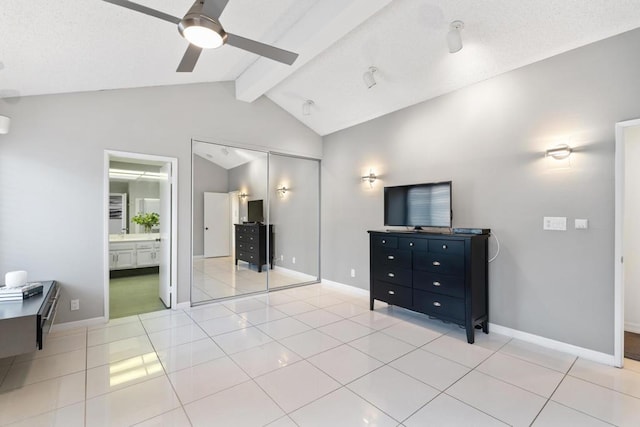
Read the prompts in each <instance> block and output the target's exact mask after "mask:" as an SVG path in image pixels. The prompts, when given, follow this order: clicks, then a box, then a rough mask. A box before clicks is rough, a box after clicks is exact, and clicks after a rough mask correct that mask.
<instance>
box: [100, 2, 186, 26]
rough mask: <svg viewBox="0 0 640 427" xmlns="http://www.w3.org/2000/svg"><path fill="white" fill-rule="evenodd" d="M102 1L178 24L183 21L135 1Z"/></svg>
mask: <svg viewBox="0 0 640 427" xmlns="http://www.w3.org/2000/svg"><path fill="white" fill-rule="evenodd" d="M102 1H105V2H107V3H111V4H115V5H117V6H122V7H126V8H127V9H131V10H135V11H136V12H140V13H144V14H145V15H149V16H153V17H155V18H160V19H163V20H165V21H169V22H171V23H173V24H176V25H177V24H178V23H179V22H180V21H181V19H180V18H177V17H175V16H173V15H169V14H166V13H164V12H160V11H159V10H155V9H151V8H150V7H147V6H143V5H141V4H138V3H133V2H130V1H128V0H102Z"/></svg>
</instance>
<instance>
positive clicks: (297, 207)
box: [269, 154, 320, 289]
mask: <svg viewBox="0 0 640 427" xmlns="http://www.w3.org/2000/svg"><path fill="white" fill-rule="evenodd" d="M269 185H270V186H271V188H270V189H269V191H271V192H272V195H271V197H270V198H269V222H270V223H271V224H273V228H274V230H275V236H276V238H275V241H274V245H273V246H274V251H275V268H274V270H273V271H272V273H271V274H270V276H269V289H275V288H279V287H283V286H290V285H296V284H301V283H314V282H317V281H318V280H319V276H320V226H319V224H320V162H319V161H318V160H315V159H305V158H300V157H293V156H286V155H281V154H270V155H269Z"/></svg>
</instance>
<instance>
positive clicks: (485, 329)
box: [482, 320, 489, 334]
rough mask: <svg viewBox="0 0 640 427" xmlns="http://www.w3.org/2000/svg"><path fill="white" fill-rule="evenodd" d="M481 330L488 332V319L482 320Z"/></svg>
mask: <svg viewBox="0 0 640 427" xmlns="http://www.w3.org/2000/svg"><path fill="white" fill-rule="evenodd" d="M482 332H484V333H485V334H488V333H489V321H488V320H485V321H484V322H482Z"/></svg>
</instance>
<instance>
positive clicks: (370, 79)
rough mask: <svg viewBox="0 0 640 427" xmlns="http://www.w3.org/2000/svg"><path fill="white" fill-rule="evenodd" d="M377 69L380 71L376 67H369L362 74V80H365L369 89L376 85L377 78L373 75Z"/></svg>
mask: <svg viewBox="0 0 640 427" xmlns="http://www.w3.org/2000/svg"><path fill="white" fill-rule="evenodd" d="M376 71H378V69H377V68H376V67H369V69H368V70H367V71H365V73H364V74H363V75H362V80H364V84H365V85H367V89H371V88H372V87H374V86H375V85H376V83H377V82H376V78H375V77H374V75H373V73H375V72H376Z"/></svg>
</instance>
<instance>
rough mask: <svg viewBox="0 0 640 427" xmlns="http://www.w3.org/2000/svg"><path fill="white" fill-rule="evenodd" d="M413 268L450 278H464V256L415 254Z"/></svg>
mask: <svg viewBox="0 0 640 427" xmlns="http://www.w3.org/2000/svg"><path fill="white" fill-rule="evenodd" d="M413 268H414V269H416V270H423V271H431V272H433V273H438V274H447V275H450V276H464V255H455V254H445V253H432V252H417V251H416V252H414V253H413Z"/></svg>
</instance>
